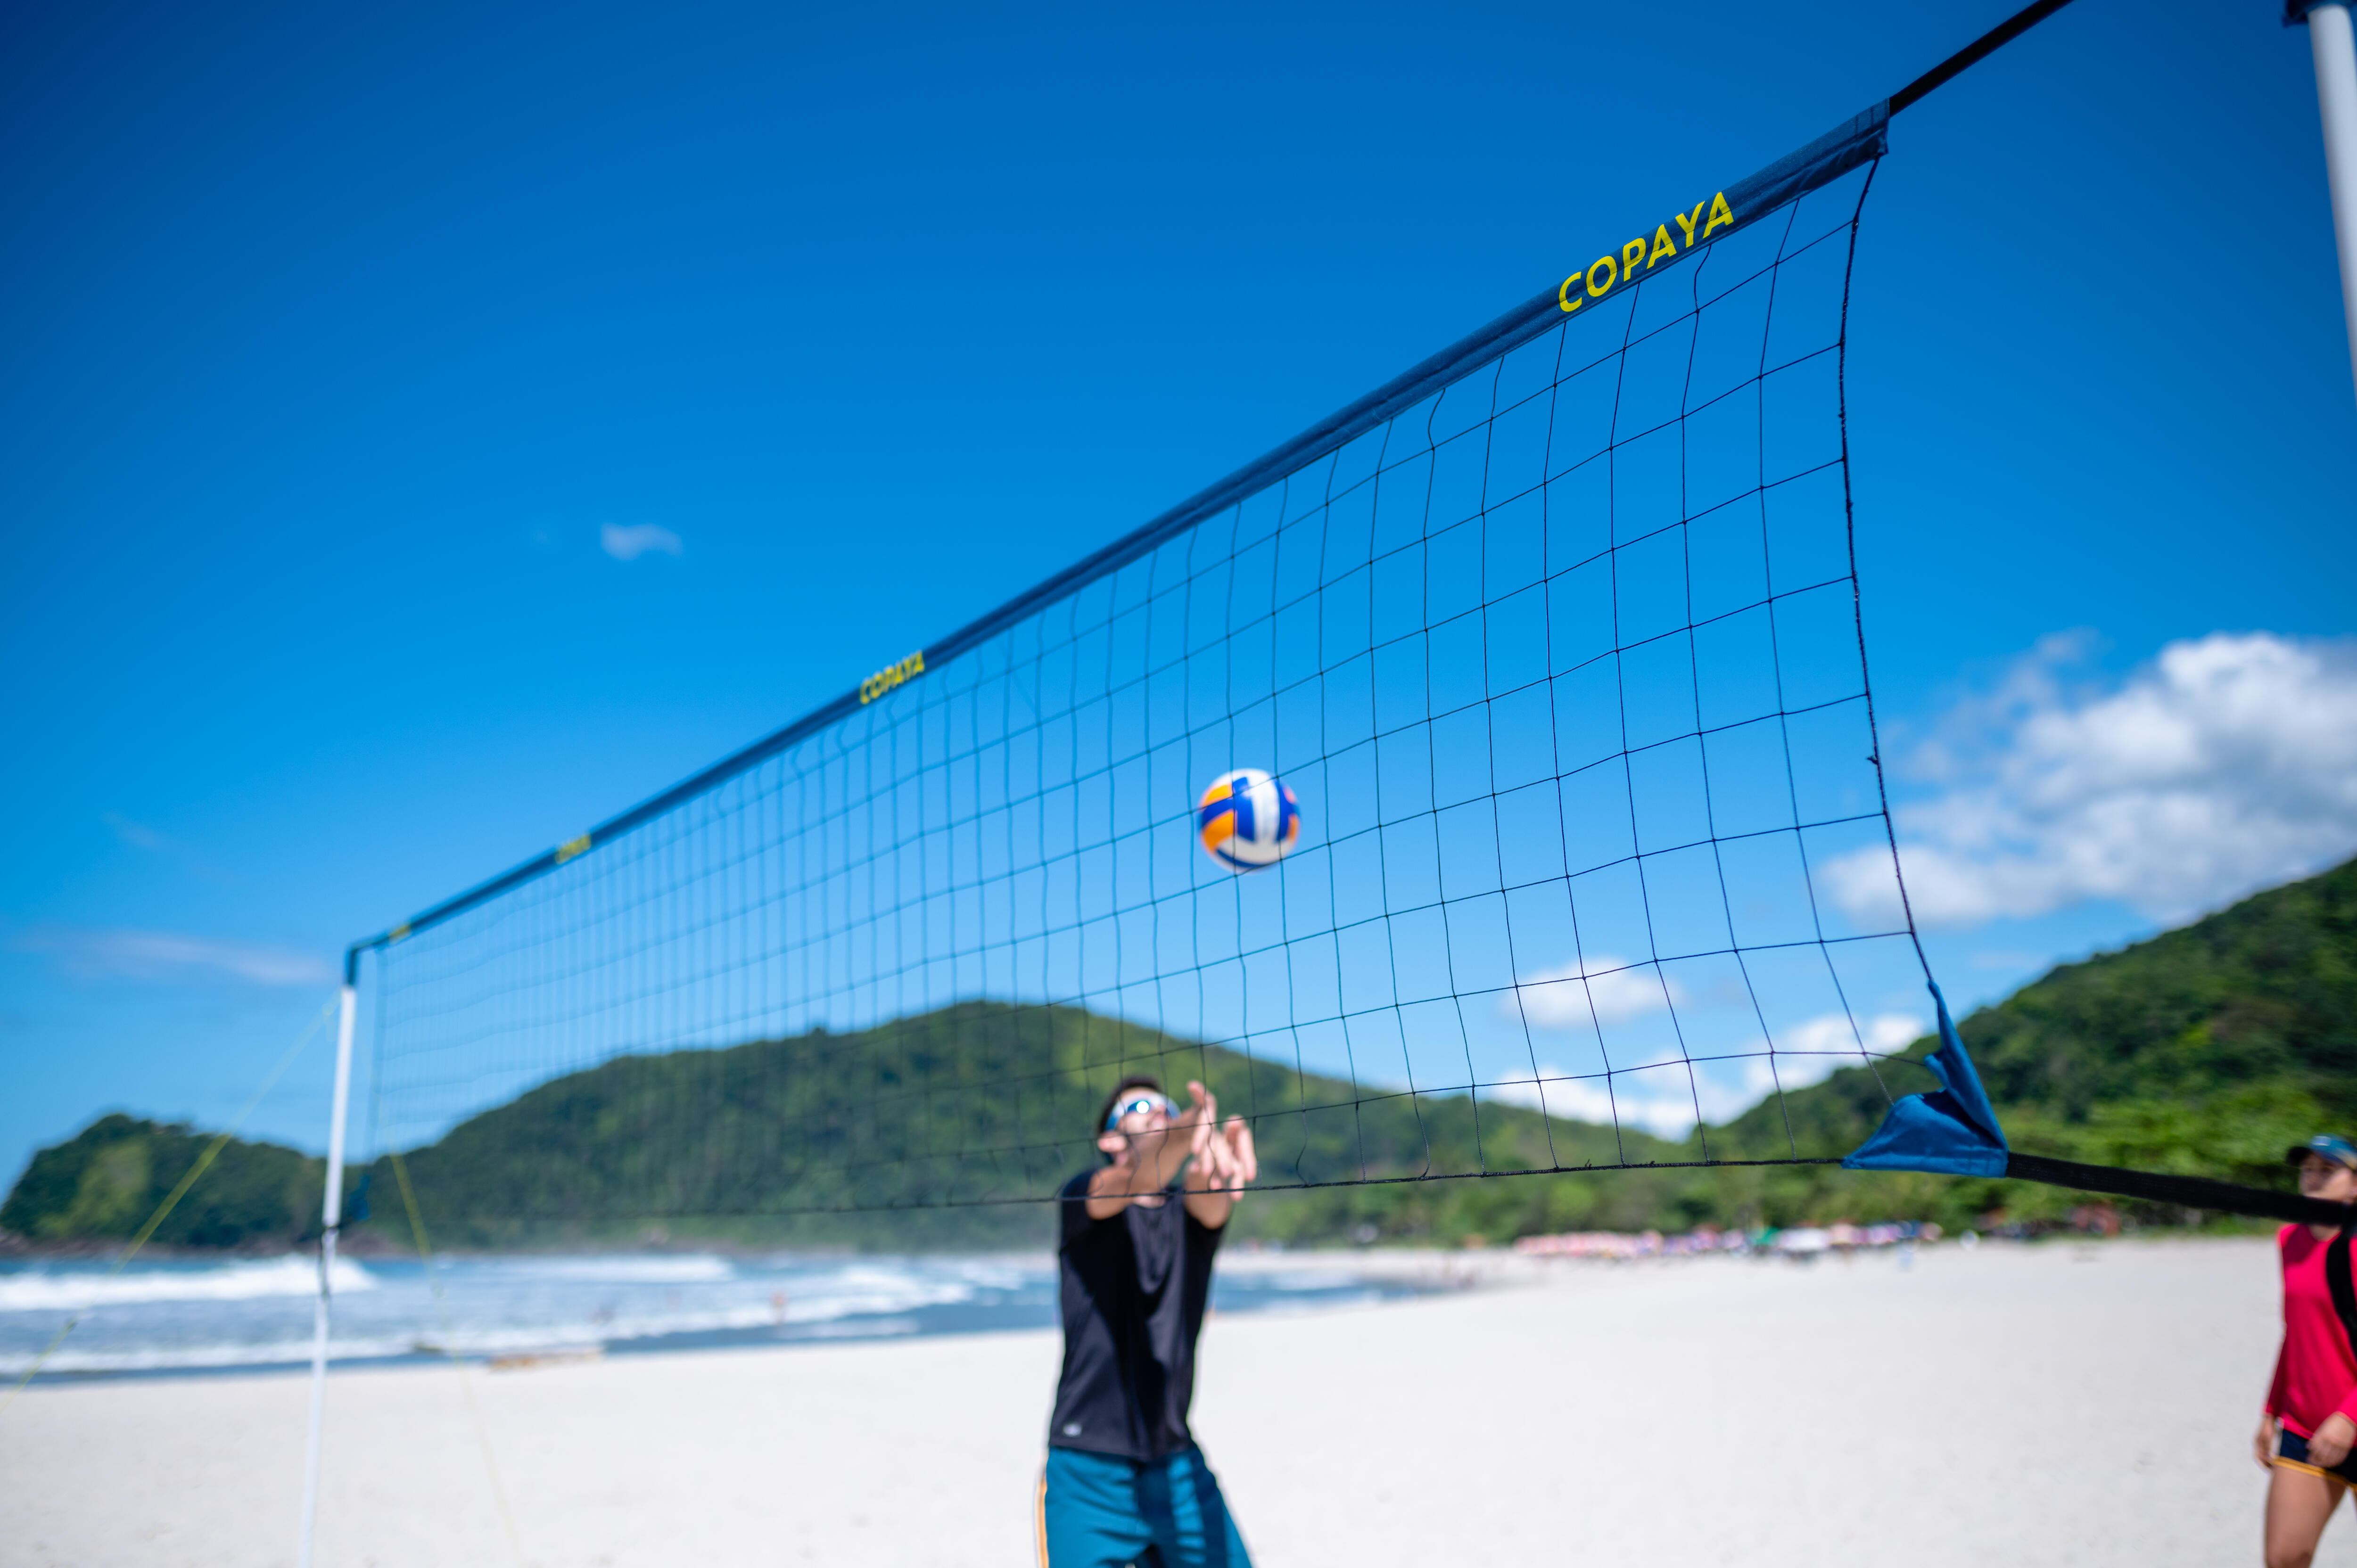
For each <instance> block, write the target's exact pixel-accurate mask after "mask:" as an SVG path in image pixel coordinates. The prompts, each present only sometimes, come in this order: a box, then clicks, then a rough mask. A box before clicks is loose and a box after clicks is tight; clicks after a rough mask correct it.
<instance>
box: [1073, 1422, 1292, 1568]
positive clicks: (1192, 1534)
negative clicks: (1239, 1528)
mask: <svg viewBox="0 0 2357 1568" xmlns="http://www.w3.org/2000/svg"><path fill="white" fill-rule="evenodd" d="M1038 1524H1039V1564H1040V1568H1125V1565H1126V1564H1129V1563H1138V1562H1140V1561H1141V1560H1142V1561H1144V1562H1146V1563H1153V1562H1154V1561H1155V1559H1154V1558H1152V1557H1147V1556H1146V1553H1147V1552H1149V1551H1151V1552H1156V1553H1157V1554H1158V1555H1159V1558H1160V1568H1252V1558H1251V1557H1250V1556H1249V1555H1248V1554H1246V1552H1244V1542H1243V1537H1242V1536H1240V1535H1238V1534H1237V1533H1236V1521H1235V1520H1232V1519H1231V1518H1230V1517H1229V1516H1228V1502H1227V1499H1226V1498H1222V1496H1221V1495H1220V1482H1219V1477H1216V1476H1213V1475H1212V1474H1211V1466H1209V1465H1206V1464H1204V1463H1203V1451H1202V1450H1201V1449H1200V1448H1189V1449H1186V1450H1185V1451H1184V1452H1181V1453H1178V1454H1173V1455H1170V1457H1168V1459H1157V1460H1154V1461H1152V1462H1150V1463H1140V1462H1139V1461H1137V1460H1135V1459H1117V1458H1114V1456H1112V1455H1106V1454H1084V1453H1082V1451H1081V1450H1079V1449H1077V1448H1050V1449H1049V1450H1048V1468H1047V1472H1046V1473H1045V1474H1044V1475H1042V1476H1041V1477H1039V1519H1038Z"/></svg>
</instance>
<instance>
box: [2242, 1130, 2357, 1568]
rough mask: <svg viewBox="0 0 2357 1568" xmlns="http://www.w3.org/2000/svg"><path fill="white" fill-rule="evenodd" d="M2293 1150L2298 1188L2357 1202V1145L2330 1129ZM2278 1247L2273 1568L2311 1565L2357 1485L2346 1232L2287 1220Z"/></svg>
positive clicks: (2271, 1405) (2271, 1411)
mask: <svg viewBox="0 0 2357 1568" xmlns="http://www.w3.org/2000/svg"><path fill="white" fill-rule="evenodd" d="M2287 1158H2288V1159H2289V1160H2290V1161H2291V1162H2292V1163H2293V1164H2294V1165H2298V1166H2299V1190H2300V1191H2301V1192H2302V1193H2304V1194H2305V1195H2307V1196H2308V1197H2320V1198H2323V1199H2325V1200H2327V1201H2329V1202H2333V1203H2351V1202H2357V1144H2351V1143H2350V1142H2349V1140H2348V1139H2346V1138H2336V1137H2332V1136H2330V1135H2329V1134H2327V1135H2324V1136H2319V1137H2315V1138H2311V1139H2309V1141H2308V1142H2307V1143H2305V1144H2299V1145H2298V1146H2297V1147H2295V1148H2294V1149H2292V1150H2291V1151H2290V1153H2289V1155H2287ZM2276 1246H2277V1248H2278V1249H2279V1250H2280V1251H2282V1253H2283V1316H2284V1337H2283V1348H2282V1350H2280V1351H2279V1352H2277V1353H2276V1377H2275V1381H2274V1382H2273V1383H2271V1384H2270V1385H2268V1388H2267V1407H2266V1414H2265V1415H2264V1416H2262V1417H2261V1418H2260V1420H2259V1435H2258V1440H2257V1448H2258V1456H2259V1464H2260V1465H2261V1466H2263V1467H2264V1468H2266V1470H2268V1472H2269V1473H2270V1474H2269V1479H2268V1482H2267V1534H2266V1552H2267V1568H2309V1563H2310V1562H2311V1561H2312V1560H2313V1559H2314V1558H2315V1556H2316V1543H2317V1541H2319V1539H2321V1538H2322V1536H2323V1534H2324V1524H2325V1521H2326V1520H2329V1519H2330V1518H2331V1517H2332V1510H2333V1509H2335V1508H2337V1507H2339V1506H2340V1503H2341V1493H2343V1492H2345V1491H2347V1490H2348V1489H2349V1488H2350V1487H2352V1486H2357V1458H2352V1455H2351V1449H2352V1447H2357V1342H2352V1336H2357V1291H2352V1283H2351V1273H2350V1258H2349V1247H2350V1233H2349V1232H2348V1231H2346V1230H2333V1229H2332V1228H2331V1227H2330V1226H2326V1225H2287V1226H2285V1227H2284V1228H2283V1230H2281V1231H2280V1232H2278V1233H2277V1234H2276ZM2336 1286H2337V1287H2338V1288H2337V1289H2336V1288H2335V1287H2336ZM2336 1295H2337V1296H2339V1297H2340V1299H2339V1300H2338V1301H2336V1300H2335V1299H2334V1298H2335V1296H2336Z"/></svg>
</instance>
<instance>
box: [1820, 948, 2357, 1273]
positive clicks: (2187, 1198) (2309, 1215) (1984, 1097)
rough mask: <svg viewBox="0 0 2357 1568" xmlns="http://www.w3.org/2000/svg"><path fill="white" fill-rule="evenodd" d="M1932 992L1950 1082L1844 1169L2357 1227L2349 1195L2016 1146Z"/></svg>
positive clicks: (1940, 1072)
mask: <svg viewBox="0 0 2357 1568" xmlns="http://www.w3.org/2000/svg"><path fill="white" fill-rule="evenodd" d="M1932 1001H1933V1002H1934V1003H1935V1004H1937V1005H1938V1007H1939V1012H1940V1047H1939V1048H1938V1049H1937V1050H1935V1051H1933V1052H1932V1054H1931V1055H1930V1056H1928V1057H1926V1058H1923V1064H1924V1065H1925V1066H1926V1067H1928V1068H1930V1069H1932V1072H1933V1074H1934V1075H1936V1076H1937V1077H1938V1079H1940V1082H1941V1084H1942V1085H1943V1087H1942V1088H1941V1089H1939V1090H1934V1091H1932V1093H1929V1094H1910V1095H1908V1096H1906V1097H1905V1098H1904V1099H1902V1100H1900V1101H1899V1102H1898V1103H1897V1104H1895V1105H1893V1106H1892V1107H1891V1108H1890V1111H1889V1114H1888V1115H1886V1116H1885V1117H1884V1118H1883V1121H1882V1125H1881V1126H1879V1127H1878V1128H1876V1129H1875V1132H1874V1136H1872V1137H1871V1138H1868V1139H1867V1141H1866V1142H1865V1143H1863V1144H1859V1145H1858V1146H1857V1148H1856V1149H1855V1150H1853V1151H1852V1152H1851V1153H1850V1154H1849V1155H1848V1156H1847V1157H1846V1158H1845V1159H1844V1160H1843V1161H1842V1166H1843V1168H1844V1169H1846V1170H1853V1171H1923V1172H1928V1173H1930V1174H1932V1175H1934V1176H2006V1177H2010V1178H2012V1179H2013V1180H2016V1181H2035V1182H2043V1183H2045V1184H2046V1185H2047V1186H2050V1187H2072V1188H2075V1189H2077V1190H2078V1191H2081V1192H2099V1193H2104V1194H2108V1195H2110V1196H2112V1197H2133V1198H2138V1199H2141V1200H2143V1201H2145V1202H2147V1203H2169V1204H2175V1205H2177V1206H2178V1207H2179V1208H2201V1209H2209V1210H2211V1211H2212V1212H2215V1213H2220V1214H2240V1215H2246V1216H2248V1217H2250V1218H2252V1219H2283V1220H2288V1221H2291V1222H2292V1223H2295V1224H2305V1225H2330V1226H2334V1227H2336V1228H2340V1229H2344V1230H2345V1229H2348V1228H2350V1227H2352V1225H2357V1207H2352V1205H2349V1204H2346V1203H2327V1202H2325V1201H2323V1200H2322V1199H2319V1198H2313V1197H2301V1196H2300V1195H2299V1194H2298V1193H2291V1192H2270V1191H2268V1190H2267V1189H2266V1188H2265V1187H2244V1186H2243V1185H2241V1184H2240V1183H2238V1182H2230V1181H2212V1180H2211V1179H2210V1178H2209V1177H2207V1176H2170V1175H2166V1174H2163V1173H2161V1172H2158V1171H2132V1170H2123V1169H2121V1168H2119V1167H2117V1166H2115V1165H2081V1164H2079V1163H2078V1162H2077V1161H2074V1160H2057V1159H2050V1158H2048V1157H2047V1156H2046V1155H2025V1154H2022V1153H2020V1152H2018V1150H2015V1149H2012V1148H2009V1147H2008V1146H2007V1144H2006V1141H2005V1131H2004V1129H2003V1128H2001V1127H1999V1126H1998V1125H1997V1120H1996V1109H1995V1108H1994V1107H1993V1106H1991V1105H1990V1104H1989V1099H1988V1093H1987V1091H1986V1090H1984V1089H1983V1088H1982V1087H1981V1075H1980V1072H1979V1070H1978V1069H1975V1067H1974V1066H1973V1058H1972V1054H1971V1053H1970V1052H1969V1051H1967V1050H1965V1049H1964V1038H1963V1036H1959V1035H1958V1034H1957V1033H1956V1026H1955V1022H1954V1020H1953V1019H1951V1018H1950V1017H1949V1016H1948V1002H1947V998H1945V997H1944V996H1942V995H1941V994H1940V988H1939V987H1938V986H1937V985H1934V986H1932Z"/></svg>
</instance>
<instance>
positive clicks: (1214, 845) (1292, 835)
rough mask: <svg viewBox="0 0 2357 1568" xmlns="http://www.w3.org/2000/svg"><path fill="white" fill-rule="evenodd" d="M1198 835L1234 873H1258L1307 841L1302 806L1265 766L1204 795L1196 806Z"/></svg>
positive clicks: (1220, 781) (1227, 776) (1239, 773)
mask: <svg viewBox="0 0 2357 1568" xmlns="http://www.w3.org/2000/svg"><path fill="white" fill-rule="evenodd" d="M1195 831H1196V832H1197V833H1198V834H1199V835H1200V836H1201V838H1202V840H1203V847H1204V848H1205V849H1207V850H1210V851H1211V856H1212V858H1213V859H1215V860H1217V861H1219V862H1220V864H1221V865H1225V866H1226V867H1227V868H1228V869H1229V870H1231V871H1258V870H1259V869H1260V868H1261V867H1263V866H1265V865H1275V864H1276V863H1277V862H1278V861H1280V860H1282V859H1284V858H1285V856H1286V853H1287V852H1288V851H1290V850H1291V849H1292V848H1293V846H1294V845H1295V844H1297V843H1300V842H1301V802H1299V801H1298V800H1295V799H1294V798H1293V791H1292V790H1290V789H1286V787H1285V786H1284V785H1283V784H1282V783H1280V782H1278V781H1277V780H1276V779H1272V778H1270V777H1269V776H1268V775H1267V774H1265V773H1263V772H1262V771H1261V770H1260V769H1259V768H1236V769H1234V770H1233V771H1232V772H1228V773H1222V774H1221V775H1220V776H1219V777H1218V778H1217V779H1212V780H1211V788H1210V789H1206V790H1204V791H1203V798H1202V800H1199V801H1198V802H1196V805H1195Z"/></svg>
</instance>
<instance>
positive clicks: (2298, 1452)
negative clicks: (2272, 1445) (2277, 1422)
mask: <svg viewBox="0 0 2357 1568" xmlns="http://www.w3.org/2000/svg"><path fill="white" fill-rule="evenodd" d="M2276 1464H2278V1465H2281V1466H2285V1467H2286V1468H2287V1469H2293V1470H2305V1471H2307V1472H2308V1473H2309V1475H2311V1476H2322V1477H2326V1478H2327V1479H2330V1480H2334V1481H2338V1482H2340V1483H2341V1485H2342V1486H2344V1487H2357V1448H2352V1449H2351V1450H2350V1451H2349V1457H2347V1458H2346V1459H2343V1460H2342V1461H2341V1463H2340V1464H2338V1465H2335V1466H2332V1468H2331V1469H2330V1470H2328V1469H2326V1468H2325V1467H2324V1466H2321V1465H2319V1464H2318V1463H2317V1462H2316V1461H2315V1460H2313V1459H2311V1458H2309V1456H2308V1439H2307V1438H2305V1437H2302V1436H2301V1435H2300V1434H2298V1433H2297V1432H2294V1431H2293V1430H2292V1429H2291V1428H2290V1427H2288V1426H2281V1427H2277V1428H2276Z"/></svg>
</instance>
